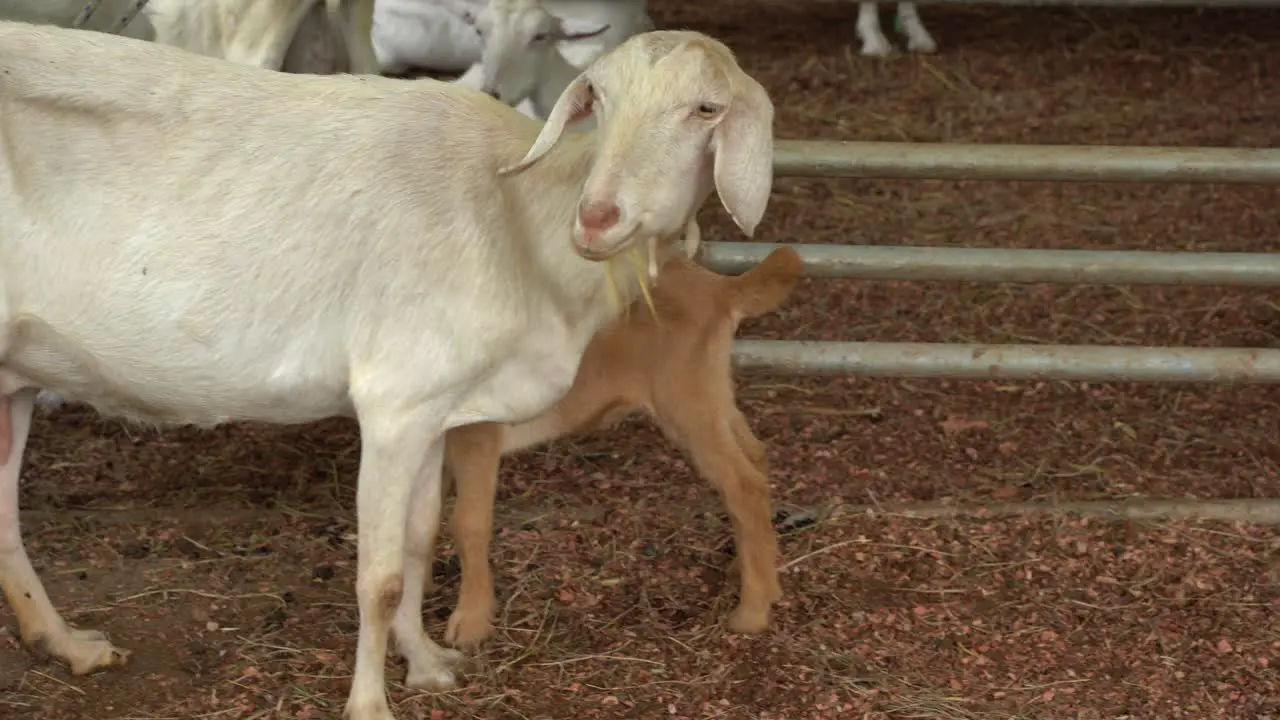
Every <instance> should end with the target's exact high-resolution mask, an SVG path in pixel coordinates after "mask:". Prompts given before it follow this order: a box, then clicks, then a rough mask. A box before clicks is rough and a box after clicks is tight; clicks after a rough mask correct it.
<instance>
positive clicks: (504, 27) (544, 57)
mask: <svg viewBox="0 0 1280 720" xmlns="http://www.w3.org/2000/svg"><path fill="white" fill-rule="evenodd" d="M467 19H468V21H469V22H471V23H472V24H474V26H475V28H476V32H477V33H478V34H479V35H480V37H481V39H482V40H483V41H484V51H483V53H482V54H481V57H480V62H479V63H477V64H476V65H474V66H472V68H471V69H470V70H468V71H467V73H466V74H464V75H463V76H462V77H460V78H458V79H457V81H456V82H458V83H461V84H463V85H469V86H471V87H478V88H479V89H481V90H483V91H484V92H485V93H487V94H489V95H491V96H493V97H495V98H497V99H498V100H501V101H502V102H504V103H506V104H507V105H511V106H512V107H515V108H517V109H518V110H520V111H521V112H522V113H524V114H525V115H528V116H529V117H531V118H534V119H535V120H545V119H546V118H547V116H548V115H549V114H550V113H551V108H552V107H553V106H554V105H555V102H556V99H557V98H559V97H560V94H561V93H563V92H564V89H565V88H567V87H569V84H570V83H572V82H573V81H574V79H575V78H577V77H578V74H579V72H581V71H580V70H579V69H578V68H577V67H575V66H574V65H573V64H571V63H570V62H569V61H568V60H566V59H565V57H564V55H562V54H561V53H562V51H561V50H560V48H559V45H560V43H561V42H564V41H568V40H579V39H587V38H592V37H598V36H600V35H601V34H603V33H605V32H607V31H608V30H609V26H608V25H604V26H601V27H598V28H595V29H592V30H588V31H587V32H583V33H573V32H569V31H567V30H566V29H565V27H564V22H563V21H562V20H561V19H560V18H558V17H556V16H555V15H552V14H551V13H549V12H547V9H546V8H545V7H544V6H543V3H542V2H541V0H490V2H489V5H488V6H487V7H485V8H484V9H483V10H481V11H480V12H479V13H477V14H476V15H475V16H474V17H469V18H467ZM526 101H527V102H526Z"/></svg>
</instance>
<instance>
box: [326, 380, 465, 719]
mask: <svg viewBox="0 0 1280 720" xmlns="http://www.w3.org/2000/svg"><path fill="white" fill-rule="evenodd" d="M386 397H387V396H386V395H382V396H381V398H382V399H385V398H386ZM368 404H369V405H381V403H379V402H377V401H374V402H371V403H368ZM363 405H364V403H361V402H360V400H359V398H357V403H356V415H357V417H358V418H359V420H360V445H361V450H360V473H359V477H358V479H357V481H356V482H357V486H356V532H357V542H358V543H359V550H358V558H359V559H358V561H357V566H356V599H357V602H358V604H359V606H360V637H359V639H358V640H357V642H356V666H355V672H354V677H352V679H351V694H350V695H349V696H348V697H347V706H346V716H347V718H348V719H349V720H395V715H394V714H392V712H391V707H390V706H389V705H388V704H387V695H386V660H387V644H388V640H389V637H390V633H391V626H392V622H393V621H394V619H395V616H396V614H397V610H398V609H399V607H400V602H401V599H402V598H403V597H404V596H405V584H406V583H405V581H406V577H405V567H406V566H405V545H406V528H407V526H408V522H409V519H410V518H409V504H410V502H411V501H412V500H413V495H414V486H415V485H417V484H418V481H419V480H420V479H421V478H423V477H424V475H425V476H426V477H427V478H428V479H430V478H434V479H435V482H436V483H437V484H438V483H439V478H440V472H441V465H442V463H443V462H444V460H443V452H442V447H443V444H444V431H443V428H442V427H441V420H440V418H442V417H443V415H442V414H441V413H438V412H435V408H430V409H429V408H424V407H418V408H413V409H411V410H398V411H388V410H386V409H384V408H383V407H374V408H368V409H366V408H365V407H363ZM424 441H425V442H426V447H427V452H426V453H425V454H424V452H423V450H422V448H423V442H424ZM427 468H433V470H432V471H431V472H429V473H428V472H427ZM419 492H435V493H437V494H439V492H440V491H439V488H436V489H434V490H429V489H427V488H422V489H421V490H419Z"/></svg>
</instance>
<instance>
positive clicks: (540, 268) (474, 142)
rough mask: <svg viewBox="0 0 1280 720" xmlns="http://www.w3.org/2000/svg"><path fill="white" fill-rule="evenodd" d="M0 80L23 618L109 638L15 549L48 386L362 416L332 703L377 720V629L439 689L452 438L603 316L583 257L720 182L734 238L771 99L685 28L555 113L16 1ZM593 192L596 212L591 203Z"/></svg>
mask: <svg viewBox="0 0 1280 720" xmlns="http://www.w3.org/2000/svg"><path fill="white" fill-rule="evenodd" d="M655 59H656V60H655ZM51 66H52V67H58V68H59V69H60V71H59V72H56V73H51V72H49V71H48V68H49V67H51ZM102 68H111V69H112V72H109V73H104V72H101V69H102ZM0 75H3V77H4V82H3V83H0V102H3V104H4V108H5V117H4V119H5V122H4V123H3V124H2V125H0V403H2V404H3V406H5V408H6V411H7V416H6V417H4V418H3V419H4V420H6V421H7V422H6V424H8V425H9V426H11V428H12V433H11V438H12V451H11V452H10V453H9V455H8V456H7V460H6V461H5V462H4V464H3V466H2V467H0V585H2V586H3V588H4V593H5V595H6V597H7V599H8V601H9V603H10V605H11V606H12V607H13V608H14V614H15V615H16V616H17V618H18V623H19V626H20V628H21V633H22V637H23V638H24V640H26V641H27V642H34V643H38V644H40V645H41V646H43V647H44V648H45V649H46V650H47V651H49V652H51V653H52V654H53V655H54V656H55V657H58V658H61V659H62V660H64V661H67V662H69V663H70V664H71V666H72V668H73V671H75V672H89V671H92V670H95V669H98V668H101V667H104V666H108V665H112V664H120V663H122V662H123V660H124V658H125V657H127V653H126V652H125V651H122V650H119V649H118V648H116V647H115V646H114V645H112V644H111V643H110V642H109V641H108V640H107V639H106V638H104V637H103V636H102V635H101V634H99V633H95V632H93V631H85V630H75V629H72V628H70V627H69V626H68V625H67V624H66V623H65V622H64V621H63V620H62V618H61V617H60V616H59V615H58V613H57V611H56V610H55V609H54V607H53V605H52V603H51V602H50V601H49V598H48V597H47V595H46V594H45V592H44V589H43V587H42V585H41V583H40V581H39V579H38V578H37V576H36V574H35V571H34V570H33V569H32V566H31V563H30V560H29V559H28V557H27V555H26V553H25V550H24V549H23V545H22V540H21V533H20V530H19V524H18V505H17V499H18V476H19V473H20V468H21V462H22V451H23V448H24V446H25V443H26V439H27V431H28V429H29V427H30V419H31V413H32V410H33V408H32V405H33V398H34V396H35V395H36V390H37V389H45V390H49V391H52V392H54V393H56V394H58V395H60V396H62V397H65V398H66V399H67V400H68V401H71V402H81V403H86V404H88V405H91V406H93V407H96V408H97V409H98V410H100V411H101V412H103V413H105V414H111V415H120V416H124V417H127V418H132V419H134V420H138V421H143V422H150V423H163V424H174V423H185V424H197V425H212V424H215V423H222V422H230V421H239V420H256V421H263V422H273V423H298V422H308V421H313V420H317V419H320V418H324V417H329V416H335V415H338V416H354V417H355V418H356V419H357V420H358V422H359V424H360V433H361V458H360V469H359V477H358V479H357V501H356V506H357V526H358V546H359V549H358V553H359V555H358V563H357V582H356V595H357V599H358V602H359V607H360V631H359V637H358V641H357V649H356V659H355V669H354V677H353V679H352V686H351V691H350V695H349V697H348V701H347V707H346V712H347V715H348V717H349V718H351V720H391V719H392V718H393V715H392V713H391V710H390V708H389V707H388V704H387V700H386V696H385V694H384V693H385V676H384V672H385V668H384V665H385V653H386V651H387V649H388V642H389V639H390V638H391V637H392V636H394V637H395V640H396V649H397V650H398V652H399V653H400V654H402V655H404V656H405V657H406V658H407V660H408V667H409V673H408V678H407V682H408V683H409V684H410V685H413V686H416V687H427V688H444V687H450V686H452V685H453V684H454V682H455V679H454V671H453V669H452V668H451V667H450V663H451V661H453V660H455V659H456V658H457V654H456V653H453V652H452V651H446V650H443V649H442V648H440V647H439V646H437V645H436V644H435V643H434V642H433V641H432V640H431V639H430V638H429V637H428V636H427V635H426V633H425V632H424V631H423V629H422V615H421V611H420V606H421V599H422V592H423V586H424V582H425V578H426V572H427V568H428V555H429V552H430V548H431V543H432V541H433V540H434V538H435V534H436V532H437V520H438V517H439V509H440V503H441V497H440V495H441V484H440V473H441V454H442V447H443V438H444V433H445V432H446V431H447V430H448V429H450V428H453V427H457V426H460V425H464V424H469V423H474V422H484V421H496V422H504V423H509V422H519V421H522V420H525V419H528V418H531V417H533V416H535V415H537V414H540V413H542V412H543V411H545V410H546V409H547V408H549V407H550V406H551V405H552V404H553V403H554V402H556V401H557V400H558V399H559V398H560V397H561V396H562V395H563V394H564V393H565V392H566V391H567V389H568V388H569V387H570V385H571V384H572V382H573V379H574V376H575V373H576V371H577V366H578V363H579V361H580V359H581V356H582V353H583V350H584V349H585V346H586V345H587V343H588V342H589V340H590V339H591V337H592V335H593V334H594V333H595V331H596V330H597V329H598V328H600V327H601V326H602V325H603V324H604V323H606V322H608V321H610V320H611V319H612V318H613V317H614V316H615V311H614V309H613V307H611V306H610V305H609V303H607V302H606V300H607V296H608V292H607V284H606V280H605V277H606V276H605V273H606V270H605V268H604V267H603V266H602V264H601V263H598V262H589V261H588V260H587V259H585V258H587V257H595V258H599V257H600V254H601V253H609V252H618V251H621V250H623V249H625V248H627V247H632V246H635V245H637V244H643V243H647V242H648V240H649V238H652V237H660V238H674V237H677V236H679V235H680V234H681V232H682V231H684V230H685V229H686V228H687V227H688V226H689V224H690V223H691V221H692V218H693V217H694V214H695V212H696V211H697V209H698V207H699V206H700V205H701V203H702V202H703V200H704V199H705V198H706V197H707V195H709V194H710V192H711V190H712V188H713V187H714V188H715V190H716V191H717V192H718V194H719V195H720V198H721V201H722V202H723V203H724V205H725V207H726V208H727V209H728V211H729V213H730V215H731V216H732V217H734V218H735V220H736V221H737V222H738V224H739V225H740V226H741V227H742V228H743V230H744V231H745V232H747V233H748V234H751V233H752V232H753V231H754V229H755V227H756V226H757V224H758V223H759V221H760V218H761V216H762V214H763V212H764V209H765V206H766V204H767V201H768V196H769V191H770V187H771V182H772V158H773V135H772V125H773V106H772V104H771V103H770V102H769V98H768V96H767V94H766V93H765V91H764V89H763V88H762V87H761V86H760V85H759V84H758V83H757V82H755V81H754V80H752V79H751V78H750V77H748V76H747V75H745V74H744V73H743V72H742V71H741V70H740V69H739V68H738V66H737V64H736V62H734V60H733V57H732V55H731V54H730V53H729V51H728V49H727V48H724V46H723V45H721V44H719V43H717V42H715V41H714V40H711V39H710V38H707V37H706V36H704V35H700V34H698V33H690V32H678V33H677V32H669V33H651V34H647V35H643V36H639V37H636V38H634V39H633V40H632V41H630V42H628V43H624V44H623V45H622V46H620V47H619V48H617V49H616V50H615V51H613V52H612V53H610V54H608V55H605V56H603V57H602V58H600V59H599V60H598V61H597V62H596V63H595V64H594V65H593V66H592V67H591V68H589V69H588V71H587V72H586V73H585V75H584V77H583V78H581V79H580V80H578V81H576V82H574V83H572V84H571V85H570V87H569V88H567V89H566V90H565V93H564V95H563V96H562V97H561V98H560V101H559V102H558V103H557V104H556V106H555V107H554V108H553V109H552V111H551V113H550V116H549V118H548V120H547V122H546V123H536V122H533V121H531V120H529V119H527V118H524V117H522V116H520V115H519V114H518V113H516V112H515V111H513V110H512V109H510V108H508V107H506V106H503V105H502V104H501V103H498V102H496V101H494V100H492V99H491V98H488V97H486V96H484V95H483V94H481V93H477V92H475V91H473V90H470V89H468V88H464V87H460V86H458V85H456V84H452V83H440V82H435V81H431V80H424V81H419V82H402V81H396V80H390V79H385V78H379V77H368V76H352V75H338V76H316V75H290V74H285V73H278V72H272V71H264V70H261V69H258V68H254V67H250V66H247V65H242V64H236V63H229V62H224V61H221V60H215V59H211V58H208V57H204V56H201V55H197V54H193V53H188V52H183V51H179V50H176V49H174V48H172V47H167V46H163V45H158V44H152V43H144V42H139V41H136V40H129V39H125V38H119V37H113V36H108V35H104V34H100V33H89V32H75V31H70V30H61V29H57V28H49V27H36V26H31V25H23V24H12V23H0ZM590 112H594V113H595V114H596V116H597V120H598V122H599V129H598V130H597V131H595V132H594V133H565V132H564V129H565V126H566V125H567V124H568V123H569V122H571V121H572V120H575V119H578V118H580V117H581V116H583V115H584V114H585V113H590ZM405 148H413V151H412V152H405ZM602 203H612V204H614V205H616V206H617V208H618V209H619V211H618V213H617V216H618V220H617V222H616V223H615V224H614V225H612V226H611V227H608V228H600V227H598V226H593V227H583V222H582V219H581V217H580V215H579V214H580V212H583V211H582V210H580V208H584V207H587V208H590V207H599V206H600V205H601V204H602ZM664 247H666V250H665V252H666V253H668V254H674V253H677V252H681V251H682V248H680V247H679V246H675V247H671V246H670V244H668V245H666V246H664ZM637 290H638V288H637V287H636V286H635V285H633V284H626V285H624V287H623V291H624V292H623V298H622V300H623V301H624V302H630V301H631V300H632V299H633V298H634V297H635V296H636V293H637Z"/></svg>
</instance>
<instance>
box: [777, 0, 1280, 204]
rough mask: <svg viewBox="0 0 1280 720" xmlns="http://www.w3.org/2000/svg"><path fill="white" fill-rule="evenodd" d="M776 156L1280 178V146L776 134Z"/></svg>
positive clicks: (806, 160) (807, 169)
mask: <svg viewBox="0 0 1280 720" xmlns="http://www.w3.org/2000/svg"><path fill="white" fill-rule="evenodd" d="M1277 21H1280V18H1277ZM773 158H774V160H773V162H774V165H773V167H774V172H775V173H776V174H777V175H779V176H788V177H856V178H877V179H907V180H926V179H932V180H1049V181H1058V182H1177V183H1268V184H1271V183H1280V150H1263V149H1254V148H1174V147H1123V146H1107V145H1092V146H1089V145H983V144H961V143H899V142H832V141H818V140H779V141H778V142H777V144H776V147H775V149H774V154H773Z"/></svg>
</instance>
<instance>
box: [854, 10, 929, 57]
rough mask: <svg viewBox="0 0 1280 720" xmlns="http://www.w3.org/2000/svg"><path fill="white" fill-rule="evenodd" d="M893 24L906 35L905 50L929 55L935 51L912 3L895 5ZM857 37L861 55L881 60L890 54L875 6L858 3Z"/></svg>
mask: <svg viewBox="0 0 1280 720" xmlns="http://www.w3.org/2000/svg"><path fill="white" fill-rule="evenodd" d="M895 24H896V26H897V29H898V32H900V33H902V34H903V35H906V36H907V49H908V50H910V51H912V52H921V53H931V52H934V51H935V50H937V49H938V44H937V43H936V42H934V40H933V36H931V35H930V34H929V31H928V30H926V29H925V27H924V22H923V21H922V20H921V19H920V13H919V11H918V10H916V4H915V3H913V2H900V3H897V17H896V21H895ZM858 38H859V39H861V40H862V54H863V55H871V56H875V57H884V56H886V55H890V54H892V53H893V45H890V44H889V40H888V39H887V38H886V37H885V36H884V32H882V31H881V30H880V6H879V5H878V4H877V3H874V2H858Z"/></svg>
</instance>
